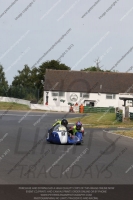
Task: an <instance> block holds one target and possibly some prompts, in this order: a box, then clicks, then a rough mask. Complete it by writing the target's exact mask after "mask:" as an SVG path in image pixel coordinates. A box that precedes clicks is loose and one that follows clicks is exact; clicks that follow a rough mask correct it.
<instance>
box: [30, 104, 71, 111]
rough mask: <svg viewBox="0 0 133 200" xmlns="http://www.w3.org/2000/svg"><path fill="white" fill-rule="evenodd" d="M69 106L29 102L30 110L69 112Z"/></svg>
mask: <svg viewBox="0 0 133 200" xmlns="http://www.w3.org/2000/svg"><path fill="white" fill-rule="evenodd" d="M69 108H70V106H49V105H41V104H31V109H32V110H47V111H58V112H69Z"/></svg>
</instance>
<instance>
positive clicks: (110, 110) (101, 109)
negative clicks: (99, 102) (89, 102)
mask: <svg viewBox="0 0 133 200" xmlns="http://www.w3.org/2000/svg"><path fill="white" fill-rule="evenodd" d="M83 112H84V113H99V112H108V113H115V108H113V107H89V106H84V110H83Z"/></svg>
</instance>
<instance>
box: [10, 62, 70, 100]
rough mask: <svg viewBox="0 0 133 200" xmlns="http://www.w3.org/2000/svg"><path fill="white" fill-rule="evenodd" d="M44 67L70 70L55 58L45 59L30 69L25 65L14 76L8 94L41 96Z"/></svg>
mask: <svg viewBox="0 0 133 200" xmlns="http://www.w3.org/2000/svg"><path fill="white" fill-rule="evenodd" d="M46 69H56V70H70V67H68V66H66V65H65V64H61V63H60V62H59V61H56V60H51V61H46V62H45V63H42V64H41V65H40V66H39V67H38V68H36V67H35V68H33V69H32V70H31V69H30V68H29V66H28V65H25V66H24V69H23V70H21V71H20V70H18V73H19V74H18V75H17V76H15V77H14V80H13V82H12V86H11V87H10V94H11V95H13V97H17V98H25V99H29V100H32V99H38V97H41V98H42V97H43V86H44V81H45V80H44V76H45V73H46ZM26 91H28V92H26ZM20 96H21V97H20Z"/></svg>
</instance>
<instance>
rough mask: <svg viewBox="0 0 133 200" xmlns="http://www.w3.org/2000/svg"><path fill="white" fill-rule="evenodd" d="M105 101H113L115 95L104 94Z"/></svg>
mask: <svg viewBox="0 0 133 200" xmlns="http://www.w3.org/2000/svg"><path fill="white" fill-rule="evenodd" d="M106 99H115V94H106Z"/></svg>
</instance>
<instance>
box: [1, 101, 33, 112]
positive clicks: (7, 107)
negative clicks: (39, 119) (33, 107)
mask: <svg viewBox="0 0 133 200" xmlns="http://www.w3.org/2000/svg"><path fill="white" fill-rule="evenodd" d="M0 110H30V108H29V106H27V105H23V104H18V103H12V102H11V103H10V102H0Z"/></svg>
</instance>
